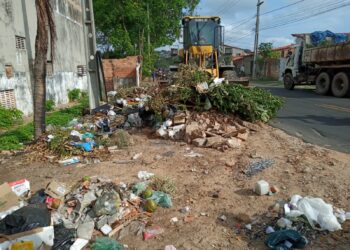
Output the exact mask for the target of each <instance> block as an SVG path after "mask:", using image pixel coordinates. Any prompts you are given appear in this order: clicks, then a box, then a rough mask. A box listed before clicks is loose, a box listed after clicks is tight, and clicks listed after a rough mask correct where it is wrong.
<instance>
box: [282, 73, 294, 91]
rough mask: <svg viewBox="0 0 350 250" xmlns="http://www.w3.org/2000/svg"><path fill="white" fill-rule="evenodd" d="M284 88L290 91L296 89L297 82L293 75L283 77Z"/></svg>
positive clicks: (287, 74)
mask: <svg viewBox="0 0 350 250" xmlns="http://www.w3.org/2000/svg"><path fill="white" fill-rule="evenodd" d="M283 83H284V88H285V89H288V90H293V89H294V87H295V82H294V78H293V75H292V73H286V74H285V75H284V77H283Z"/></svg>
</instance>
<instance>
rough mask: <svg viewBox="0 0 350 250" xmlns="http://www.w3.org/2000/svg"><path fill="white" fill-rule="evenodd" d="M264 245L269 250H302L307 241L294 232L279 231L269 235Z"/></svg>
mask: <svg viewBox="0 0 350 250" xmlns="http://www.w3.org/2000/svg"><path fill="white" fill-rule="evenodd" d="M286 243H287V244H286ZM265 244H266V246H267V247H268V248H269V249H275V250H288V249H293V248H298V249H302V248H304V247H306V245H307V244H308V240H307V239H306V238H305V237H304V236H302V235H301V234H300V233H299V232H297V231H295V230H281V231H277V232H274V233H270V234H269V236H268V238H267V240H266V241H265Z"/></svg>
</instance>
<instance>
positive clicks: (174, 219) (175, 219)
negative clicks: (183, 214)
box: [170, 217, 179, 224]
mask: <svg viewBox="0 0 350 250" xmlns="http://www.w3.org/2000/svg"><path fill="white" fill-rule="evenodd" d="M170 222H171V223H172V224H175V223H177V222H179V219H178V218H177V217H173V218H171V220H170Z"/></svg>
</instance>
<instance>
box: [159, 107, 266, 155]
mask: <svg viewBox="0 0 350 250" xmlns="http://www.w3.org/2000/svg"><path fill="white" fill-rule="evenodd" d="M260 129H261V127H260V126H258V125H256V124H253V123H249V122H245V121H242V120H241V119H239V118H237V117H234V116H227V115H223V114H219V113H215V112H202V113H198V112H193V113H189V112H178V113H175V114H174V116H173V117H172V119H168V120H166V121H165V122H164V123H163V124H162V126H161V127H160V128H159V129H158V130H157V135H158V136H160V137H162V138H165V139H173V140H183V141H186V142H187V143H192V144H193V145H195V146H197V147H206V148H215V149H218V150H222V151H225V150H227V149H229V148H239V147H240V146H241V143H242V142H244V141H246V140H247V139H248V136H249V133H250V132H257V131H259V130H260Z"/></svg>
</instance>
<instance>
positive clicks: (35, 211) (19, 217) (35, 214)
mask: <svg viewBox="0 0 350 250" xmlns="http://www.w3.org/2000/svg"><path fill="white" fill-rule="evenodd" d="M50 224H51V215H50V212H49V210H48V209H47V208H40V207H29V206H27V207H22V208H20V209H18V210H17V211H15V212H13V213H12V214H9V215H7V216H6V217H5V218H4V219H3V220H1V221H0V234H5V235H11V234H16V233H21V232H25V231H29V230H32V229H35V228H38V227H47V226H50Z"/></svg>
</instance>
